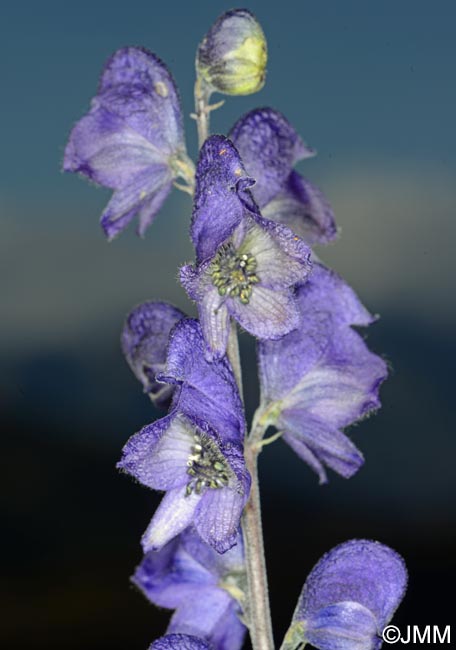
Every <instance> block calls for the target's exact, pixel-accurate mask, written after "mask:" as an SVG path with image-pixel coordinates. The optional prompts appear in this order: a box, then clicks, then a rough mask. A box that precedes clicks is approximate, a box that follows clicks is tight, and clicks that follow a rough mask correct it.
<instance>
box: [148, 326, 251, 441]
mask: <svg viewBox="0 0 456 650" xmlns="http://www.w3.org/2000/svg"><path fill="white" fill-rule="evenodd" d="M205 353H206V344H205V341H204V338H203V334H202V330H201V326H200V324H199V323H198V321H196V320H193V319H189V318H186V319H184V320H182V321H181V322H180V323H179V324H178V325H176V327H175V328H174V329H173V331H172V333H171V336H170V339H169V344H168V353H167V359H166V367H164V368H163V372H162V373H161V375H160V377H159V379H160V381H165V382H167V383H169V384H171V385H172V384H177V385H179V386H180V393H179V407H178V408H179V411H180V412H182V413H187V414H189V415H190V416H194V417H198V419H201V420H203V421H204V422H206V423H208V424H209V425H210V426H211V427H212V428H214V429H215V430H216V431H218V432H220V435H221V437H222V438H223V440H224V441H228V440H231V441H233V442H237V443H241V442H243V435H244V433H245V418H244V410H243V406H242V402H241V398H240V396H239V390H238V388H237V384H236V379H235V378H234V374H233V370H232V368H231V365H230V363H229V361H228V360H227V359H226V357H224V358H223V359H219V360H214V361H212V362H209V361H207V359H206V358H205V356H204V355H205Z"/></svg>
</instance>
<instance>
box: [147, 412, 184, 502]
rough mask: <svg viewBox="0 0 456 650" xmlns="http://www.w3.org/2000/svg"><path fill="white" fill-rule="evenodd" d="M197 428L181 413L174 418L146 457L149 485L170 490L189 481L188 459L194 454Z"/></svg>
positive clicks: (156, 488)
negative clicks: (193, 448)
mask: <svg viewBox="0 0 456 650" xmlns="http://www.w3.org/2000/svg"><path fill="white" fill-rule="evenodd" d="M194 432H195V429H194V427H192V425H191V423H190V422H189V421H188V420H186V419H185V418H184V417H182V416H180V415H176V416H175V417H174V418H172V420H171V422H170V424H169V426H168V428H167V429H166V431H164V432H163V434H162V436H161V438H160V440H159V442H158V443H157V445H156V446H155V448H154V453H153V454H152V455H151V456H150V457H149V458H148V459H146V462H147V471H148V474H149V476H150V479H149V483H148V485H149V487H152V488H154V489H155V490H170V489H172V488H176V487H179V486H182V485H183V484H185V483H187V482H188V479H189V476H188V474H187V469H188V465H187V462H188V459H189V457H190V456H191V455H192V445H193V444H194Z"/></svg>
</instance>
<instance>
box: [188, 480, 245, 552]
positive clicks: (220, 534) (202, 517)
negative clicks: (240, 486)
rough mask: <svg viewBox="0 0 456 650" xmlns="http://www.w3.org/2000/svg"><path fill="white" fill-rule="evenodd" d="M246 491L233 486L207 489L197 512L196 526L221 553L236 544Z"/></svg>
mask: <svg viewBox="0 0 456 650" xmlns="http://www.w3.org/2000/svg"><path fill="white" fill-rule="evenodd" d="M245 501H246V495H245V493H240V492H239V491H238V490H237V489H233V488H231V487H226V488H222V489H219V490H207V491H206V492H205V494H204V495H203V498H202V499H201V502H200V504H199V506H198V508H197V510H196V512H195V527H196V529H197V531H198V533H199V534H200V535H201V537H202V538H203V539H204V541H205V542H207V543H208V544H210V545H211V546H212V547H213V548H215V550H216V551H218V552H219V553H224V552H225V551H227V550H228V549H230V548H231V547H232V546H234V545H235V544H236V541H237V533H238V529H239V524H240V518H241V514H242V509H243V507H244V503H245Z"/></svg>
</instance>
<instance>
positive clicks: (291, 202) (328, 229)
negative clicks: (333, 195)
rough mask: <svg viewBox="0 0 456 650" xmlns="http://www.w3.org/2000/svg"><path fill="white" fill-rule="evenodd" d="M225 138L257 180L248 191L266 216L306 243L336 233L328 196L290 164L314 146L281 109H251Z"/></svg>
mask: <svg viewBox="0 0 456 650" xmlns="http://www.w3.org/2000/svg"><path fill="white" fill-rule="evenodd" d="M229 137H230V138H231V140H232V141H233V143H234V145H235V146H236V148H237V149H238V151H239V153H240V155H241V157H242V160H243V161H244V165H245V168H246V169H247V171H248V173H249V174H251V175H252V176H253V177H254V178H255V180H256V184H255V186H254V187H253V188H252V193H253V196H254V197H255V199H256V201H257V202H258V204H259V206H260V208H261V211H262V213H263V215H264V216H265V217H268V218H269V219H273V220H274V221H279V222H280V223H283V224H285V225H287V226H289V227H290V228H291V230H292V231H293V232H294V233H295V234H297V235H299V236H300V237H302V238H303V239H304V240H305V241H306V242H307V243H308V244H314V243H327V242H329V241H331V240H333V239H334V238H335V237H336V234H337V228H336V225H335V221H334V214H333V212H332V209H331V206H330V205H329V203H328V201H327V200H326V199H325V197H324V196H323V194H322V193H321V192H320V190H318V189H317V188H316V187H315V186H314V185H312V183H310V182H309V181H308V180H306V179H305V178H303V177H302V176H301V175H300V174H298V172H296V171H294V169H293V167H294V165H295V164H296V163H297V162H298V161H300V160H303V159H306V158H309V157H310V156H313V155H315V151H314V150H313V149H311V148H310V147H308V146H307V145H306V144H305V142H304V141H303V140H302V139H301V137H300V136H299V135H298V133H297V132H296V131H295V129H294V128H293V127H292V126H291V124H290V123H289V122H288V120H287V119H286V118H285V117H284V116H283V115H282V114H281V113H279V112H278V111H275V110H273V109H272V108H260V109H255V110H253V111H250V113H247V114H246V115H244V116H243V117H241V118H240V119H239V120H238V121H237V122H236V124H235V125H234V126H233V128H232V129H231V131H230V134H229Z"/></svg>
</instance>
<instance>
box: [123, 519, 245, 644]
mask: <svg viewBox="0 0 456 650" xmlns="http://www.w3.org/2000/svg"><path fill="white" fill-rule="evenodd" d="M245 580H246V577H245V570H244V557H243V548H242V537H241V535H239V540H238V544H237V545H236V546H234V547H233V548H232V549H230V550H229V551H227V552H226V553H223V554H222V555H220V554H219V553H217V552H216V551H214V550H213V549H212V547H210V546H208V545H207V544H205V543H204V542H203V541H201V538H200V537H199V536H198V535H197V533H195V531H194V530H192V529H191V528H189V529H187V530H186V531H184V532H183V533H182V534H181V535H180V536H179V537H177V538H175V539H174V540H172V541H171V542H169V543H168V544H167V545H166V546H165V547H164V548H162V550H161V551H158V552H150V553H147V554H146V555H145V556H144V559H143V561H142V562H141V564H140V565H139V566H138V568H137V569H136V571H135V574H134V576H133V577H132V581H133V582H134V583H135V585H137V587H139V589H141V591H142V592H143V593H144V595H145V596H146V598H148V599H149V600H150V601H151V602H152V603H154V604H155V605H158V606H159V607H166V608H168V609H174V610H176V611H175V613H174V615H173V617H172V618H171V621H170V624H169V626H168V629H167V633H168V634H172V633H176V632H180V633H185V634H192V635H195V636H198V637H201V638H203V639H205V640H207V641H209V642H210V643H211V644H213V646H214V647H215V648H217V650H239V649H240V648H241V647H242V642H243V640H244V636H245V632H246V628H245V626H244V625H243V624H242V623H241V622H240V620H239V614H241V607H240V604H239V602H238V601H239V600H242V599H243V595H244V591H243V590H244V587H245Z"/></svg>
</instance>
